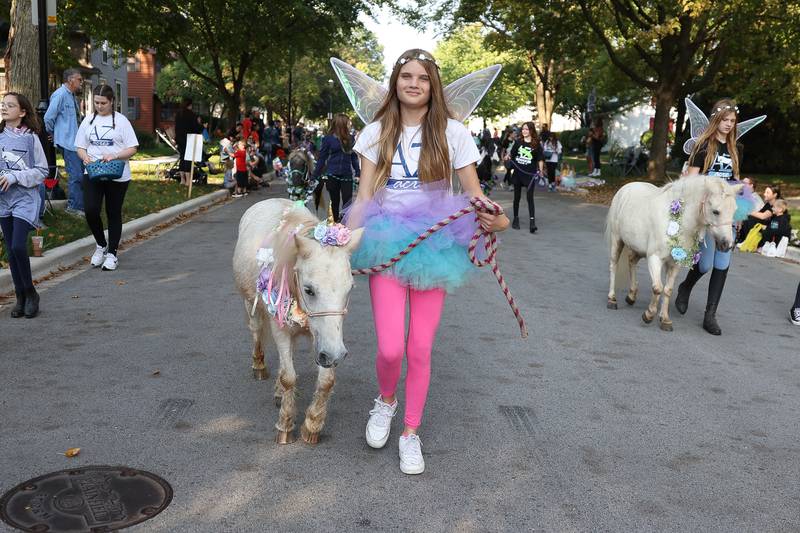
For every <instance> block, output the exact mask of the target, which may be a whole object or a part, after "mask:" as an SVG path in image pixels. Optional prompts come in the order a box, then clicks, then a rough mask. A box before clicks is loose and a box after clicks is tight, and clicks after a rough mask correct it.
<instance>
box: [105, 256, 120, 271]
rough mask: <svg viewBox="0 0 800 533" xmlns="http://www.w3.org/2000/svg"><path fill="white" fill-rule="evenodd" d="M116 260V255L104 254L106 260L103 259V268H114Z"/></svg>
mask: <svg viewBox="0 0 800 533" xmlns="http://www.w3.org/2000/svg"><path fill="white" fill-rule="evenodd" d="M118 262H119V261H117V256H116V255H114V254H106V260H105V261H103V270H116V269H117V263H118Z"/></svg>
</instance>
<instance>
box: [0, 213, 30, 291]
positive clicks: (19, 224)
mask: <svg viewBox="0 0 800 533" xmlns="http://www.w3.org/2000/svg"><path fill="white" fill-rule="evenodd" d="M0 228H2V230H3V238H4V239H5V247H6V255H7V256H8V268H9V269H10V270H11V279H12V280H13V281H14V289H16V290H17V291H24V290H26V289H32V288H33V278H32V276H31V260H30V258H29V257H28V233H30V232H31V231H32V230H33V226H31V225H30V224H29V223H28V222H26V221H25V220H22V219H21V218H15V217H3V218H0Z"/></svg>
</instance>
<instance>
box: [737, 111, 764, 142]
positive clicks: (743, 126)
mask: <svg viewBox="0 0 800 533" xmlns="http://www.w3.org/2000/svg"><path fill="white" fill-rule="evenodd" d="M766 118H767V115H761V116H760V117H756V118H751V119H748V120H743V121H742V122H740V123H738V124H737V125H736V140H737V141H738V140H739V138H741V136H742V135H744V134H745V133H747V132H748V131H750V130H752V129H753V128H755V127H756V126H758V125H759V124H761V123H762V122H764V120H765V119H766Z"/></svg>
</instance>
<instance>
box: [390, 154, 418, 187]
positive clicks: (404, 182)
mask: <svg viewBox="0 0 800 533" xmlns="http://www.w3.org/2000/svg"><path fill="white" fill-rule="evenodd" d="M421 146H422V143H411V148H417V149H419V148H420V147H421ZM397 155H398V157H400V161H392V165H402V167H403V177H402V178H390V179H389V181H388V182H387V183H386V188H387V189H392V190H395V191H407V190H415V189H419V168H417V169H416V170H414V173H413V174H412V173H411V171H410V170H409V168H408V164H407V163H406V158H405V156H404V155H403V146H402V143H398V145H397Z"/></svg>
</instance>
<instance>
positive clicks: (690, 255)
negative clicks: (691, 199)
mask: <svg viewBox="0 0 800 533" xmlns="http://www.w3.org/2000/svg"><path fill="white" fill-rule="evenodd" d="M682 224H683V200H673V201H672V202H671V203H670V204H669V222H668V223H667V231H666V233H667V243H668V244H669V247H670V255H671V256H672V260H673V261H675V262H676V263H678V264H680V265H683V266H686V267H690V268H691V267H692V266H694V265H696V264H697V263H698V262H699V261H700V241H699V239H698V238H697V236H695V238H694V239H693V242H694V246H692V248H691V249H686V248H685V247H684V246H683V245H682V244H681V242H680V238H679V237H680V232H681V227H682Z"/></svg>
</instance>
